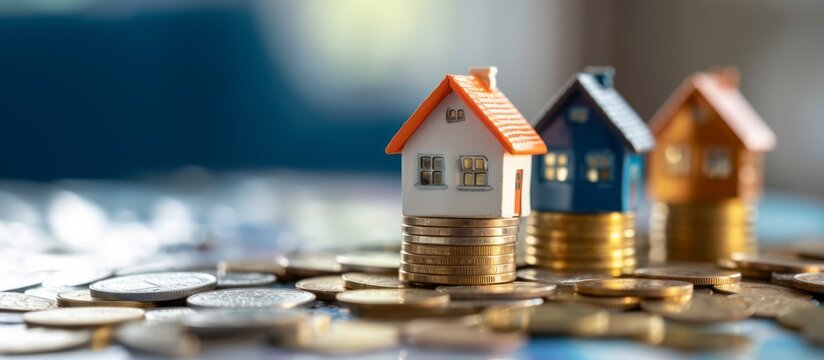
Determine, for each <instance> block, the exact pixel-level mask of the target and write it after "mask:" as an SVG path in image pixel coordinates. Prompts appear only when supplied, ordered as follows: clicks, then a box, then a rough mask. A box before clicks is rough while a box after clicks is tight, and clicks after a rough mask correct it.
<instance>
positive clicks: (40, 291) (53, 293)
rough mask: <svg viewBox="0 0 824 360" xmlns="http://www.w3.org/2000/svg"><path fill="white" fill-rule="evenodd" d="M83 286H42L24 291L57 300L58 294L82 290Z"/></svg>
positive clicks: (27, 293)
mask: <svg viewBox="0 0 824 360" xmlns="http://www.w3.org/2000/svg"><path fill="white" fill-rule="evenodd" d="M82 289H83V288H81V287H72V286H61V287H42V286H38V287H36V288H31V289H28V290H26V291H25V292H24V294H26V295H31V296H37V297H39V298H43V299H48V300H51V301H57V295H59V294H60V293H63V292H69V291H77V290H82Z"/></svg>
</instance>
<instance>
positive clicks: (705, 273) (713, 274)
mask: <svg viewBox="0 0 824 360" xmlns="http://www.w3.org/2000/svg"><path fill="white" fill-rule="evenodd" d="M635 276H637V277H642V278H648V279H668V280H680V281H686V282H689V283H692V284H694V285H717V284H730V283H737V282H740V281H741V273H740V272H738V271H732V270H718V269H712V268H700V267H687V266H659V267H647V268H640V269H636V270H635Z"/></svg>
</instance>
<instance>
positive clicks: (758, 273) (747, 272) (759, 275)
mask: <svg viewBox="0 0 824 360" xmlns="http://www.w3.org/2000/svg"><path fill="white" fill-rule="evenodd" d="M717 261H718V266H719V267H721V268H723V269H729V270H736V271H738V272H740V273H741V277H743V278H750V279H769V278H771V277H772V271H766V270H755V269H739V268H738V266H737V265H736V264H735V263H734V262H733V261H732V260H730V259H728V258H720V259H718V260H717Z"/></svg>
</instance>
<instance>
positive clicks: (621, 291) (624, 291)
mask: <svg viewBox="0 0 824 360" xmlns="http://www.w3.org/2000/svg"><path fill="white" fill-rule="evenodd" d="M575 290H576V291H578V292H579V293H581V294H587V295H601V296H637V297H642V298H664V297H673V296H682V295H686V294H691V293H692V284H690V283H688V282H685V281H677V280H657V279H631V278H621V279H603V280H590V281H583V282H579V283H576V284H575Z"/></svg>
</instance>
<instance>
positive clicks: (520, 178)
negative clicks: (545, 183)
mask: <svg viewBox="0 0 824 360" xmlns="http://www.w3.org/2000/svg"><path fill="white" fill-rule="evenodd" d="M523 185H524V170H523V169H518V170H516V171H515V216H521V192H522V191H521V189H523Z"/></svg>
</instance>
